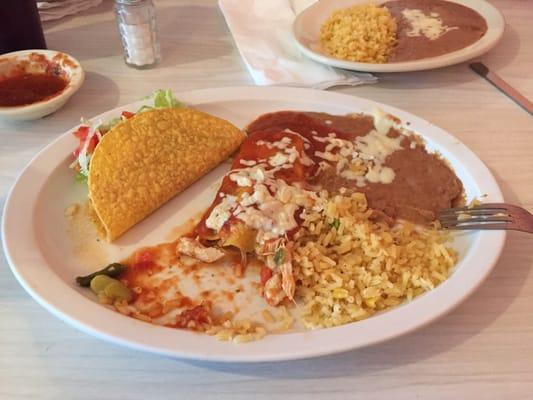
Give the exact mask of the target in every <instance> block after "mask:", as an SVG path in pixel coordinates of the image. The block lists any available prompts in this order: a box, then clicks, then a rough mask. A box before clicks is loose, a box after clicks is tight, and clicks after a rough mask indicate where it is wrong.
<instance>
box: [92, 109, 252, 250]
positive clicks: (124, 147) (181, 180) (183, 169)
mask: <svg viewBox="0 0 533 400" xmlns="http://www.w3.org/2000/svg"><path fill="white" fill-rule="evenodd" d="M244 138H245V134H244V133H243V132H242V131H241V130H239V129H238V128H236V127H235V126H233V125H232V124H231V123H229V122H228V121H225V120H223V119H220V118H217V117H214V116H212V115H209V114H206V113H203V112H201V111H197V110H194V109H190V108H183V109H175V108H169V109H162V110H152V111H147V112H144V113H141V114H138V115H136V116H135V117H133V118H131V119H129V120H127V121H125V122H122V123H120V124H118V125H117V126H115V127H114V128H113V129H112V130H111V131H109V132H108V133H107V134H106V135H104V136H103V138H102V140H101V142H100V143H99V144H98V146H96V149H95V151H94V154H93V156H92V158H91V164H90V168H89V181H88V185H89V198H90V202H91V204H92V207H93V209H94V213H93V219H94V220H95V222H96V223H97V227H99V231H100V232H101V233H102V236H103V237H104V238H105V239H106V240H107V241H112V240H114V239H116V238H117V237H119V236H120V235H122V234H123V233H124V232H126V231H127V230H128V229H130V228H131V227H132V226H134V225H135V224H137V223H138V222H139V221H141V220H142V219H144V218H145V217H147V216H148V215H149V214H151V213H152V212H153V211H155V210H156V209H157V208H159V207H160V206H162V205H163V204H164V203H166V202H167V201H168V200H170V199H171V198H172V197H174V196H175V195H177V194H178V193H180V192H181V191H183V190H184V189H185V188H187V187H188V186H190V185H191V184H192V183H194V182H195V181H196V180H198V179H199V178H201V177H202V176H203V175H205V174H206V173H207V172H209V171H210V170H211V169H213V168H214V167H216V166H217V165H218V164H220V163H221V162H222V161H224V160H226V159H227V158H228V157H229V156H230V155H231V154H232V153H233V152H234V151H235V150H236V149H237V148H238V146H239V145H240V144H241V142H242V141H243V140H244Z"/></svg>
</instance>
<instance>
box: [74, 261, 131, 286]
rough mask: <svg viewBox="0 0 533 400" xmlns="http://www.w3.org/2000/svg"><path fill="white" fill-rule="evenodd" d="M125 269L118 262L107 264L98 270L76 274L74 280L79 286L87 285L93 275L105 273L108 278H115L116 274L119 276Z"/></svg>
mask: <svg viewBox="0 0 533 400" xmlns="http://www.w3.org/2000/svg"><path fill="white" fill-rule="evenodd" d="M126 269H128V267H127V266H125V265H122V264H120V263H113V264H109V265H108V266H107V267H105V268H103V269H101V270H100V271H96V272H93V273H92V274H90V275H87V276H78V277H77V278H76V282H77V283H78V285H80V286H83V287H89V286H90V285H91V281H92V280H93V278H94V277H95V276H98V275H105V276H109V277H110V278H116V277H117V276H120V274H122V273H123V272H124V271H126Z"/></svg>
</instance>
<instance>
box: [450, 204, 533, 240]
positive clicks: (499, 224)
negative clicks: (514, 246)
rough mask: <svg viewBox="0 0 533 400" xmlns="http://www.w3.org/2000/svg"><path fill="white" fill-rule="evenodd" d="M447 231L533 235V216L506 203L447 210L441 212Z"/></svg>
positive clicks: (520, 208)
mask: <svg viewBox="0 0 533 400" xmlns="http://www.w3.org/2000/svg"><path fill="white" fill-rule="evenodd" d="M439 222H440V224H441V226H442V227H443V228H445V229H462V230H469V229H506V230H515V231H522V232H528V233H533V215H532V214H531V213H530V212H529V211H527V210H526V209H524V208H522V207H518V206H514V205H512V204H506V203H487V204H481V205H479V206H474V207H457V208H447V209H444V210H441V211H440V212H439Z"/></svg>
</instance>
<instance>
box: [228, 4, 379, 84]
mask: <svg viewBox="0 0 533 400" xmlns="http://www.w3.org/2000/svg"><path fill="white" fill-rule="evenodd" d="M292 1H294V3H292V2H291V0H219V6H220V9H221V10H222V13H223V14H224V17H225V18H226V22H227V24H228V27H229V29H230V31H231V34H232V35H233V39H234V40H235V43H236V44H237V48H238V49H239V52H240V54H241V56H242V58H243V60H244V63H245V64H246V67H247V68H248V71H249V72H250V75H251V76H252V78H253V80H254V81H255V83H256V84H258V85H285V86H301V87H311V88H316V89H327V88H329V87H332V86H338V85H350V86H356V85H361V84H365V83H374V82H376V81H377V79H376V78H375V77H374V76H372V75H371V74H366V73H354V72H347V71H342V70H339V69H334V68H332V67H328V66H325V65H322V64H319V63H317V62H314V61H312V60H310V59H308V58H306V57H305V56H304V55H303V54H301V53H300V51H299V50H298V48H297V46H296V44H295V39H294V38H293V36H292V32H291V29H292V22H293V21H294V18H295V11H294V10H297V11H301V10H302V9H303V8H305V6H306V5H308V3H310V2H311V3H312V2H313V1H314V0H296V1H295V0H292Z"/></svg>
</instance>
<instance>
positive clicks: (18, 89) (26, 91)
mask: <svg viewBox="0 0 533 400" xmlns="http://www.w3.org/2000/svg"><path fill="white" fill-rule="evenodd" d="M66 86H67V81H66V80H65V79H63V78H62V77H60V76H57V75H53V74H46V73H39V74H27V73H25V74H20V75H15V76H12V77H9V78H5V79H2V80H0V107H15V106H22V105H27V104H32V103H37V102H38V101H42V100H46V99H49V98H51V97H54V96H57V95H58V94H59V93H61V92H62V91H63V89H65V87H66Z"/></svg>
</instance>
